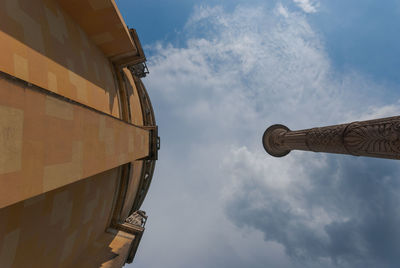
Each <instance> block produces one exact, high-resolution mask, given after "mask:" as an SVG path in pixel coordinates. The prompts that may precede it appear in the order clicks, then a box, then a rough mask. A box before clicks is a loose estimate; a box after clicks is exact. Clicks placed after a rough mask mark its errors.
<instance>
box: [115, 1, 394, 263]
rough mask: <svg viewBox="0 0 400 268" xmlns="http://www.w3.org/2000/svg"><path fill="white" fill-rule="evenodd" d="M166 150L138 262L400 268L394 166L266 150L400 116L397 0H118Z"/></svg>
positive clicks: (372, 160)
mask: <svg viewBox="0 0 400 268" xmlns="http://www.w3.org/2000/svg"><path fill="white" fill-rule="evenodd" d="M117 4H118V6H119V8H120V10H121V13H122V15H123V17H124V19H125V21H126V23H127V24H128V25H129V26H130V27H134V28H136V29H137V31H138V34H139V38H140V40H141V42H142V45H143V46H144V50H145V53H146V55H147V59H148V62H147V65H148V67H149V70H150V74H149V75H148V76H147V77H146V78H144V79H143V82H144V83H145V85H146V88H147V90H148V93H149V95H150V98H151V100H152V103H153V107H154V110H155V114H156V120H157V124H158V125H159V135H160V137H161V150H160V151H159V160H158V162H157V164H156V170H155V174H154V177H153V181H152V185H151V187H150V190H149V192H148V195H147V198H146V200H145V202H144V204H143V207H142V209H144V210H146V212H147V214H148V215H149V219H148V221H147V224H146V231H145V233H144V235H143V238H142V241H141V244H140V246H139V249H138V251H137V255H136V258H135V260H134V263H133V264H132V265H127V267H139V268H140V267H143V268H158V267H167V268H180V267H182V268H183V267H184V268H186V267H191V268H201V267H211V268H212V267H232V268H236V267H283V268H286V267H288V268H292V267H293V268H296V267H399V265H400V230H399V228H398V226H399V225H400V210H399V209H398V204H399V202H400V166H399V165H398V162H397V161H395V160H384V159H375V158H366V157H353V156H347V155H333V154H322V153H320V154H317V153H312V152H301V151H293V152H291V153H290V154H289V155H287V156H285V157H284V158H273V157H271V156H269V155H268V154H266V152H265V151H264V149H263V147H262V144H261V137H262V134H263V132H264V131H265V129H266V128H267V127H268V126H270V125H272V124H275V123H280V124H284V125H286V126H288V127H289V128H290V129H306V128H310V127H317V126H326V125H331V124H339V123H346V122H352V121H356V120H367V119H374V118H381V117H386V116H393V115H399V114H400V106H399V104H400V91H399V90H398V89H399V85H400V76H399V75H398V73H399V70H400V57H399V56H400V55H399V54H400V52H399V49H398V47H400V36H399V34H398V32H399V27H400V26H399V25H400V23H399V22H400V16H399V15H400V3H399V2H398V1H394V0H388V1H385V2H382V1H372V0H362V1H361V0H358V1H356V0H355V1H344V0H337V1H322V0H264V1H260V0H247V1H244V0H229V1H228V0H204V1H194V0H170V1H161V0H158V1H156V0H148V1H136V0H117Z"/></svg>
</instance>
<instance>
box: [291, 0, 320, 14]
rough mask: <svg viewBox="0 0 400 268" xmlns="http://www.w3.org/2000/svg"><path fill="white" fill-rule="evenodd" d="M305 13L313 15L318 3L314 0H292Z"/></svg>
mask: <svg viewBox="0 0 400 268" xmlns="http://www.w3.org/2000/svg"><path fill="white" fill-rule="evenodd" d="M293 2H294V3H295V4H296V5H298V6H299V7H300V8H301V9H302V10H303V11H304V12H306V13H315V12H317V8H318V6H319V3H318V2H317V1H315V0H293Z"/></svg>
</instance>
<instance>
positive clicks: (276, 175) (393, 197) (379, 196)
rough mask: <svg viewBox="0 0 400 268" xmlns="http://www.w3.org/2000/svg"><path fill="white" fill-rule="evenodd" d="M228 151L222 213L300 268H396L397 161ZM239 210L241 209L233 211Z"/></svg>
mask: <svg viewBox="0 0 400 268" xmlns="http://www.w3.org/2000/svg"><path fill="white" fill-rule="evenodd" d="M265 158H266V157H265V155H262V154H260V155H258V154H254V153H251V152H250V151H249V150H248V149H247V148H245V147H243V148H239V149H236V150H233V152H232V155H231V157H230V158H229V161H227V162H226V167H225V168H226V171H227V173H228V174H229V176H230V177H233V178H235V179H234V183H233V184H232V185H233V186H230V187H228V188H229V194H226V198H227V213H228V215H229V217H230V218H231V219H232V220H233V221H234V222H235V223H236V224H237V225H238V226H239V227H243V226H251V227H253V228H255V229H257V230H260V231H262V232H263V233H264V238H265V239H266V240H267V241H275V242H278V243H280V244H282V245H284V247H285V250H286V253H287V254H288V255H289V256H290V257H291V258H292V259H296V260H297V261H298V262H300V263H303V265H307V264H308V265H315V266H317V267H329V266H331V265H333V266H335V265H339V266H340V267H397V266H398V263H399V262H400V257H399V253H400V252H399V250H398V244H399V243H400V232H398V231H397V228H396V227H395V226H398V225H399V224H400V212H399V211H398V209H397V204H398V202H399V201H400V195H399V192H400V181H399V172H400V169H399V167H398V166H397V163H396V162H395V161H390V160H389V161H388V160H376V159H366V158H359V159H349V158H350V157H347V156H339V157H335V156H322V158H321V156H315V155H307V154H306V153H304V154H297V155H295V156H291V157H288V159H285V160H283V161H285V162H289V163H283V162H282V160H281V159H279V160H270V159H268V161H267V160H266V159H265ZM238 208H239V209H238Z"/></svg>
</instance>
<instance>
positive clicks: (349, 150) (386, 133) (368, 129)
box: [263, 116, 400, 159]
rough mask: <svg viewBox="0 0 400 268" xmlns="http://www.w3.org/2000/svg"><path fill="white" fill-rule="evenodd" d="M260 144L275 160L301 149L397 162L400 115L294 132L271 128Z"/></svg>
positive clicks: (399, 155)
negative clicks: (388, 159) (395, 160)
mask: <svg viewBox="0 0 400 268" xmlns="http://www.w3.org/2000/svg"><path fill="white" fill-rule="evenodd" d="M263 145H264V148H265V150H266V151H267V152H268V153H269V154H270V155H272V156H276V157H282V156H285V155H287V154H288V153H289V152H290V151H291V150H303V151H314V152H325V153H336V154H350V155H355V156H370V157H379V158H390V159H400V116H395V117H388V118H382V119H376V120H368V121H360V122H353V123H349V124H342V125H334V126H327V127H319V128H311V129H305V130H297V131H291V130H290V129H288V128H287V127H286V126H284V125H272V126H270V127H269V128H268V129H267V130H266V131H265V132H264V135H263Z"/></svg>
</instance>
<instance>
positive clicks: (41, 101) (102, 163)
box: [0, 77, 149, 208]
mask: <svg viewBox="0 0 400 268" xmlns="http://www.w3.org/2000/svg"><path fill="white" fill-rule="evenodd" d="M148 144H149V132H148V131H147V130H144V129H141V128H139V127H135V126H133V125H129V124H126V123H123V122H121V121H119V120H116V119H114V118H112V117H109V116H106V115H102V114H100V113H97V112H95V111H91V110H88V109H86V108H85V107H82V106H79V105H76V104H72V103H69V102H65V101H63V100H59V99H57V98H54V97H51V96H49V95H46V94H44V93H41V92H37V91H35V90H33V89H30V88H24V87H22V86H21V83H18V82H15V81H10V80H8V79H4V78H1V77H0V152H1V154H0V208H1V207H4V206H7V205H10V204H13V203H16V202H18V201H21V200H24V199H27V198H30V197H32V196H35V195H38V194H41V193H44V192H47V191H50V190H53V189H56V188H58V187H61V186H64V185H66V184H69V183H72V182H75V181H78V180H80V179H83V178H86V177H89V176H92V175H94V174H96V173H99V172H102V171H104V170H108V169H111V168H114V167H116V166H119V165H122V164H125V163H128V162H131V161H134V160H136V159H139V158H142V157H145V156H147V155H148V154H149V146H148Z"/></svg>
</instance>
